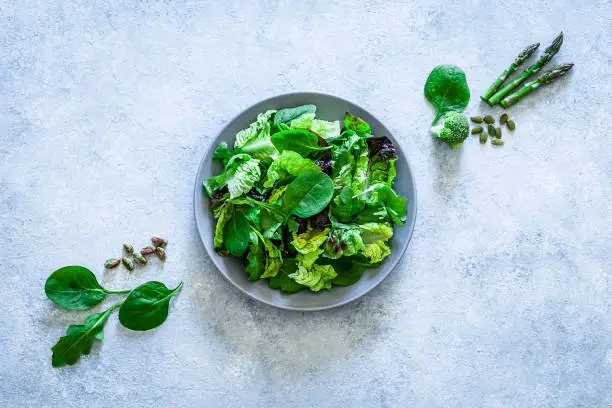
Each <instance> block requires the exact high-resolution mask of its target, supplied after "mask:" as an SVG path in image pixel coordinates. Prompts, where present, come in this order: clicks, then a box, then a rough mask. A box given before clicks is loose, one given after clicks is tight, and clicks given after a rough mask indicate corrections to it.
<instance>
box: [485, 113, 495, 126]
mask: <svg viewBox="0 0 612 408" xmlns="http://www.w3.org/2000/svg"><path fill="white" fill-rule="evenodd" d="M483 120H484V121H485V123H488V124H489V125H492V124H493V123H495V118H493V116H491V115H487V116H485V117H484V119H483Z"/></svg>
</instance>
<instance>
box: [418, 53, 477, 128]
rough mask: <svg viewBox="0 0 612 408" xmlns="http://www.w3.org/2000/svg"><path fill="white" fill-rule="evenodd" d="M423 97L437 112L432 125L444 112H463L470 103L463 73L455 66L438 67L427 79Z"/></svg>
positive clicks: (444, 65) (468, 89)
mask: <svg viewBox="0 0 612 408" xmlns="http://www.w3.org/2000/svg"><path fill="white" fill-rule="evenodd" d="M425 97H426V98H427V100H428V101H429V102H430V103H431V104H432V105H433V106H434V107H435V108H436V110H437V113H436V117H435V118H434V120H433V122H432V123H431V124H432V125H433V124H435V123H436V122H437V121H438V119H440V117H442V115H444V114H445V113H446V112H449V111H457V112H463V110H464V109H465V107H466V106H467V104H468V102H469V101H470V88H469V87H468V84H467V80H466V79H465V72H463V70H462V69H461V68H459V67H458V66H456V65H452V64H443V65H438V66H437V67H435V68H434V69H433V70H432V71H431V73H430V74H429V77H427V81H426V82H425Z"/></svg>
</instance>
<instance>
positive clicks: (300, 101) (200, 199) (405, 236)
mask: <svg viewBox="0 0 612 408" xmlns="http://www.w3.org/2000/svg"><path fill="white" fill-rule="evenodd" d="M309 103H310V104H314V105H316V106H317V117H318V118H321V119H325V120H342V118H343V117H344V113H345V112H347V111H348V112H351V113H353V114H355V115H357V116H359V117H361V118H363V119H364V120H365V121H366V122H368V123H369V124H370V126H371V127H372V131H373V133H374V135H376V136H382V135H386V136H388V137H390V138H391V139H392V140H393V141H394V143H395V146H396V148H397V151H398V156H399V158H398V161H397V178H396V181H395V190H396V191H397V192H398V193H399V194H401V195H403V196H404V197H407V198H408V200H409V204H408V218H407V220H406V225H405V227H403V228H402V227H398V226H395V227H394V236H393V238H392V239H391V245H392V253H391V255H390V256H389V257H388V258H387V260H386V262H385V263H384V264H383V266H381V267H380V268H376V269H368V270H366V272H365V273H364V275H363V277H362V278H361V279H360V280H359V281H358V282H357V283H355V284H353V285H351V286H334V287H333V288H332V290H329V291H321V292H319V293H312V292H308V291H301V292H298V293H294V294H291V295H289V294H286V293H283V292H281V291H279V290H276V289H270V287H269V286H268V282H267V280H261V281H255V282H253V281H249V280H248V279H247V274H246V273H245V272H244V265H243V264H242V262H241V261H240V260H239V259H237V258H234V257H222V256H219V255H217V254H216V253H215V251H214V250H213V233H214V226H215V220H214V219H213V217H212V215H211V214H210V210H209V209H210V202H209V200H208V196H207V195H206V193H205V192H204V191H203V188H202V180H204V179H205V178H207V177H210V176H212V175H216V174H218V173H219V171H220V169H221V167H220V164H219V163H217V162H216V161H215V162H213V161H212V154H213V152H214V149H215V147H216V146H217V144H219V142H221V141H225V142H227V144H228V145H230V146H233V144H234V136H235V135H236V133H237V132H238V131H239V130H241V129H244V128H245V127H247V126H248V125H249V124H250V123H251V122H253V121H254V120H255V118H256V116H257V114H258V113H260V112H263V111H265V110H268V109H281V108H288V107H293V106H298V105H304V104H309ZM194 206H195V219H196V225H197V228H198V232H199V235H200V238H201V241H202V243H203V244H204V247H205V248H206V250H207V251H208V254H209V255H210V257H211V258H212V260H213V262H214V263H215V265H216V266H217V268H218V269H219V271H220V272H221V273H222V274H223V276H225V277H226V278H227V279H229V281H230V282H232V283H233V284H234V285H235V286H236V287H237V288H238V289H240V290H241V291H242V292H244V293H245V294H247V295H249V296H250V297H252V298H253V299H257V300H259V301H261V302H264V303H267V304H269V305H272V306H276V307H280V308H282V309H290V310H300V311H312V310H323V309H329V308H332V307H336V306H340V305H343V304H345V303H348V302H350V301H352V300H355V299H357V298H359V297H361V296H363V295H365V294H366V293H368V292H369V291H370V290H372V289H373V288H374V287H376V285H378V284H379V283H380V282H381V281H382V280H383V279H384V278H385V277H386V276H387V275H388V274H389V273H390V272H391V271H392V270H393V268H394V267H395V265H397V263H398V261H399V260H400V258H401V256H402V254H403V253H404V251H405V250H406V248H407V247H408V242H409V241H410V237H411V235H412V230H413V228H414V221H415V218H416V188H415V184H414V177H413V175H412V172H411V170H410V166H409V165H408V161H407V160H406V156H405V155H404V153H403V152H402V150H401V146H400V145H399V144H398V143H397V141H396V139H394V138H393V136H392V135H391V132H389V130H388V129H387V128H386V127H385V126H384V125H383V124H382V123H380V121H378V119H376V118H375V117H374V116H373V115H372V114H370V113H369V112H367V111H366V110H364V109H363V108H361V107H359V106H357V105H355V104H353V103H351V102H349V101H346V100H344V99H341V98H338V97H336V96H332V95H326V94H322V93H315V92H297V93H290V94H285V95H279V96H275V97H273V98H270V99H266V100H265V101H262V102H259V103H258V104H256V105H253V106H251V107H250V108H248V109H247V110H245V111H244V112H242V113H240V114H239V115H238V116H236V117H235V118H234V119H233V120H232V121H231V122H229V123H228V124H227V126H225V128H224V129H223V130H222V131H221V133H219V135H218V136H217V138H216V139H215V141H214V142H213V143H212V146H211V148H210V149H209V151H208V153H207V154H206V156H205V157H204V158H203V159H202V162H201V163H200V168H199V169H198V175H197V177H196V180H195V194H194Z"/></svg>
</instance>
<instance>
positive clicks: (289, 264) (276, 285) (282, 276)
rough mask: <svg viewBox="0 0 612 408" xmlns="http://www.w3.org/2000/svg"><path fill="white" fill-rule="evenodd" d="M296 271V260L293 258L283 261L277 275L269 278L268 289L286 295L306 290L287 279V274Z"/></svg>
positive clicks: (304, 287)
mask: <svg viewBox="0 0 612 408" xmlns="http://www.w3.org/2000/svg"><path fill="white" fill-rule="evenodd" d="M296 271H297V262H296V260H295V259H293V258H288V259H285V260H284V261H283V265H282V267H281V269H280V271H279V272H278V274H277V275H276V276H273V277H271V278H270V282H269V283H270V287H271V288H272V289H280V290H282V291H283V292H287V293H296V292H299V291H300V290H303V289H306V286H304V285H300V284H299V283H297V282H296V281H294V280H293V279H291V278H290V277H289V274H292V273H295V272H296Z"/></svg>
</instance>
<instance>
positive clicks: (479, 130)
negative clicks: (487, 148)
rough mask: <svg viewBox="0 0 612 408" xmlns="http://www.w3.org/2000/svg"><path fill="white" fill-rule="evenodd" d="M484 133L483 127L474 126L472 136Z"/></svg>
mask: <svg viewBox="0 0 612 408" xmlns="http://www.w3.org/2000/svg"><path fill="white" fill-rule="evenodd" d="M482 131H483V129H482V126H474V127H473V128H472V134H473V135H479V134H481V133H482Z"/></svg>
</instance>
